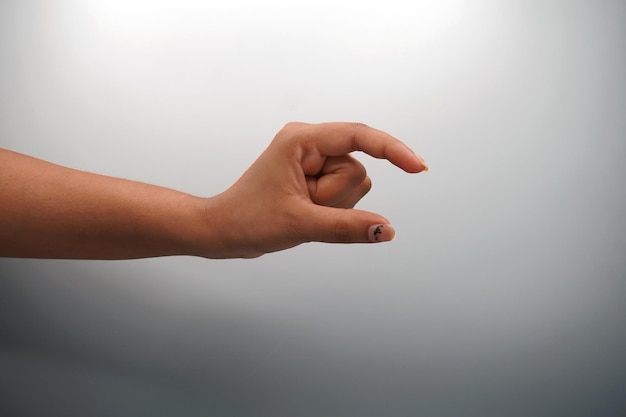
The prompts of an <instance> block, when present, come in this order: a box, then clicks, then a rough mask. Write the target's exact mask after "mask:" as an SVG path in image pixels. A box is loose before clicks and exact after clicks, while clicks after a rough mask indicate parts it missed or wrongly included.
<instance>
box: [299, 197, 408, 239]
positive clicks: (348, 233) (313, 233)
mask: <svg viewBox="0 0 626 417" xmlns="http://www.w3.org/2000/svg"><path fill="white" fill-rule="evenodd" d="M309 207H310V208H309V213H307V214H308V216H307V223H306V228H307V230H306V232H305V233H306V235H307V238H308V240H309V241H314V242H327V243H376V242H387V241H390V240H393V238H394V237H395V234H396V232H395V230H394V228H393V227H392V226H391V224H390V223H389V220H387V219H386V218H384V217H383V216H381V215H379V214H376V213H371V212H369V211H363V210H357V209H342V208H334V207H326V206H319V205H312V206H309Z"/></svg>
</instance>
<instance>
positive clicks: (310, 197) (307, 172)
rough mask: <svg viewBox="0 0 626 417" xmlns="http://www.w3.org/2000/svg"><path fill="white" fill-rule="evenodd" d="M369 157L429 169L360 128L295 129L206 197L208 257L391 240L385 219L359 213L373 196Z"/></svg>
mask: <svg viewBox="0 0 626 417" xmlns="http://www.w3.org/2000/svg"><path fill="white" fill-rule="evenodd" d="M353 151H363V152H365V153H367V154H369V155H371V156H373V157H375V158H384V159H388V160H389V161H390V162H392V163H393V164H394V165H396V166H398V167H399V168H401V169H403V170H404V171H406V172H409V173H418V172H421V171H424V170H428V167H427V165H426V163H425V162H424V161H423V159H421V158H420V157H419V156H417V155H416V154H415V153H414V152H413V151H412V150H411V149H410V148H408V147H407V146H406V145H405V144H403V143H402V142H400V141H399V140H398V139H395V138H393V137H392V136H390V135H388V134H387V133H384V132H381V131H379V130H376V129H373V128H371V127H368V126H366V125H363V124H359V123H323V124H306V123H288V124H287V125H286V126H285V127H284V128H283V129H282V130H281V131H280V132H278V134H277V135H276V137H275V138H274V140H273V141H272V142H271V143H270V145H269V146H268V147H267V149H266V150H265V151H264V152H263V153H262V154H261V156H260V157H259V158H258V159H257V160H256V161H255V162H254V163H253V164H252V166H250V168H249V169H248V170H247V171H246V172H245V173H244V174H243V175H242V176H241V178H239V180H237V182H235V184H233V185H232V186H231V187H230V188H229V189H228V190H226V191H225V192H223V193H222V194H219V195H218V196H216V197H212V198H208V199H204V201H203V202H204V212H205V222H206V225H207V227H208V228H210V230H211V233H207V234H206V235H204V237H205V238H204V241H203V242H200V245H201V247H202V248H203V249H202V250H201V251H200V252H201V254H202V256H206V257H210V258H232V257H237V258H254V257H257V256H260V255H262V254H264V253H269V252H275V251H279V250H283V249H287V248H291V247H294V246H297V245H299V244H301V243H304V242H311V241H319V242H329V243H366V242H383V241H389V240H391V239H393V237H394V235H395V231H394V229H393V227H392V226H391V225H390V222H389V221H388V220H387V219H386V218H385V217H383V216H381V215H379V214H375V213H371V212H367V211H362V210H356V209H353V207H354V205H355V204H356V203H357V202H358V201H359V200H360V199H361V198H362V197H363V196H364V195H365V194H367V192H368V191H369V190H370V187H371V180H370V178H369V177H368V176H367V174H366V170H365V168H364V167H363V165H362V164H361V163H360V162H358V161H357V160H356V159H354V158H353V157H352V156H350V153H351V152H353Z"/></svg>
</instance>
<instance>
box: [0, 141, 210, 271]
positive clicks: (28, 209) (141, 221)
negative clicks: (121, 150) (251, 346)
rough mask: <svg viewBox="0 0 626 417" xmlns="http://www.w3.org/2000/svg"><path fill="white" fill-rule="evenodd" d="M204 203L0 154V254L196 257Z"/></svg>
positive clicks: (5, 152) (162, 190) (172, 192)
mask: <svg viewBox="0 0 626 417" xmlns="http://www.w3.org/2000/svg"><path fill="white" fill-rule="evenodd" d="M205 207H206V201H204V200H203V199H200V198H198V197H194V196H191V195H189V194H185V193H181V192H178V191H175V190H171V189H167V188H162V187H157V186H153V185H148V184H143V183H139V182H134V181H128V180H123V179H119V178H112V177H107V176H102V175H97V174H92V173H87V172H82V171H78V170H73V169H69V168H65V167H61V166H58V165H54V164H51V163H48V162H45V161H41V160H38V159H35V158H31V157H29V156H26V155H21V154H18V153H15V152H11V151H8V150H4V149H0V256H12V257H43V258H77V259H81V258H82V259H130V258H143V257H153V256H164V255H183V254H196V253H194V252H195V251H196V244H197V242H198V240H199V236H200V235H201V234H204V233H207V231H205V230H202V225H203V219H204V213H205Z"/></svg>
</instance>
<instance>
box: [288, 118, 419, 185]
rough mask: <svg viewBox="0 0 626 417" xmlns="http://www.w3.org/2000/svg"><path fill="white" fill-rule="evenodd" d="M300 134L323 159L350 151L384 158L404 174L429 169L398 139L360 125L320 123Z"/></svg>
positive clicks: (310, 126)
mask: <svg viewBox="0 0 626 417" xmlns="http://www.w3.org/2000/svg"><path fill="white" fill-rule="evenodd" d="M299 133H300V134H301V135H306V138H305V140H306V141H308V142H309V144H310V145H312V146H313V147H315V148H316V149H317V150H318V151H319V152H320V154H321V155H323V156H338V155H344V154H348V153H350V152H353V151H361V152H365V153H367V154H368V155H370V156H373V157H374V158H379V159H387V160H389V161H390V162H391V163H392V164H394V165H396V166H397V167H399V168H401V169H403V170H404V171H406V172H411V173H417V172H421V171H424V170H427V169H428V166H427V165H426V162H425V161H424V160H423V159H422V158H421V157H420V156H418V155H417V154H416V153H415V152H413V151H412V150H411V148H409V147H408V146H407V145H405V144H404V143H403V142H402V141H400V140H399V139H396V138H394V137H393V136H391V135H389V134H388V133H385V132H383V131H380V130H378V129H374V128H372V127H369V126H367V125H364V124H362V123H343V122H333V123H321V124H317V125H308V126H304V127H302V128H301V130H300V131H299Z"/></svg>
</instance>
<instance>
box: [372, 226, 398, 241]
mask: <svg viewBox="0 0 626 417" xmlns="http://www.w3.org/2000/svg"><path fill="white" fill-rule="evenodd" d="M368 236H369V239H370V242H389V241H390V240H393V238H394V237H395V236H396V231H395V229H394V228H393V226H392V225H390V224H375V225H374V226H371V227H370V229H369V232H368Z"/></svg>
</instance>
